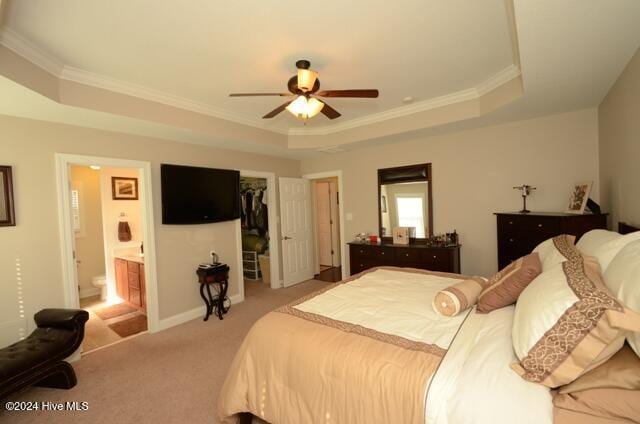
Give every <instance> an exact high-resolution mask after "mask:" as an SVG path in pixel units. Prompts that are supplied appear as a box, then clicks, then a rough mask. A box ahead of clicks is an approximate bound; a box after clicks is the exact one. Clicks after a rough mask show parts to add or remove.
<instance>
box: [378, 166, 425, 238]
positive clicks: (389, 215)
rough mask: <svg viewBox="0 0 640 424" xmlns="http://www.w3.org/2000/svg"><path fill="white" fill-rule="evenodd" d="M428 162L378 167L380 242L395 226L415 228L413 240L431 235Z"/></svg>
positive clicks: (388, 235)
mask: <svg viewBox="0 0 640 424" xmlns="http://www.w3.org/2000/svg"><path fill="white" fill-rule="evenodd" d="M432 186H433V180H432V177H431V164H430V163H425V164H420V165H409V166H399V167H396V168H385V169H378V222H379V232H378V234H380V237H381V238H382V240H383V242H391V241H392V239H393V229H394V228H395V227H412V228H415V241H416V242H420V241H424V240H425V239H426V238H428V237H430V236H432V235H433V200H432V197H431V187H432Z"/></svg>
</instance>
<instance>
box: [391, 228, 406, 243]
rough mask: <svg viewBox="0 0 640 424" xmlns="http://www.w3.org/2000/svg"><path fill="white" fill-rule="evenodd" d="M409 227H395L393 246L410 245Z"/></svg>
mask: <svg viewBox="0 0 640 424" xmlns="http://www.w3.org/2000/svg"><path fill="white" fill-rule="evenodd" d="M409 234H410V233H409V227H395V228H394V229H393V244H409V241H410V240H409Z"/></svg>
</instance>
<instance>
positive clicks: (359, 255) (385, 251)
mask: <svg viewBox="0 0 640 424" xmlns="http://www.w3.org/2000/svg"><path fill="white" fill-rule="evenodd" d="M349 258H350V269H351V275H354V274H357V273H359V272H362V271H364V270H366V269H369V268H373V267H376V266H398V267H410V268H420V269H428V270H429V271H441V272H453V273H460V246H459V245H456V246H443V247H433V246H429V245H426V244H409V245H397V244H388V243H382V244H370V243H362V242H351V243H349Z"/></svg>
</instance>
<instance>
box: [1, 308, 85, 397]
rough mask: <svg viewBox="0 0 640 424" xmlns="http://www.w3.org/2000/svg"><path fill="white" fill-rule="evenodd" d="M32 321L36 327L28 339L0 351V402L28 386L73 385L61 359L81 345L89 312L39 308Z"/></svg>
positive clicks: (69, 369) (70, 371) (71, 373)
mask: <svg viewBox="0 0 640 424" xmlns="http://www.w3.org/2000/svg"><path fill="white" fill-rule="evenodd" d="M33 318H34V320H35V322H36V325H37V326H38V328H36V329H35V330H34V331H33V332H32V333H31V334H30V335H29V337H27V338H26V339H25V340H22V341H19V342H17V343H14V344H12V345H10V346H7V347H5V348H4V349H0V399H4V398H6V397H7V396H9V395H10V394H12V393H15V392H18V391H20V390H22V389H24V388H25V387H28V386H32V385H37V386H42V387H51V388H55V389H70V388H72V387H73V386H75V385H76V383H77V379H76V374H75V372H74V371H73V368H72V367H71V365H70V364H69V363H68V362H65V361H64V359H65V358H67V357H68V356H69V355H71V354H72V353H73V352H75V351H76V350H77V349H78V347H80V345H81V344H82V339H84V325H85V323H86V322H87V320H88V319H89V313H88V312H87V311H83V310H80V309H43V310H41V311H40V312H38V313H37V314H35V315H34V317H33Z"/></svg>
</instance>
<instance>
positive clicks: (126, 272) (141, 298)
mask: <svg viewBox="0 0 640 424" xmlns="http://www.w3.org/2000/svg"><path fill="white" fill-rule="evenodd" d="M115 266H116V293H117V294H118V296H119V297H120V298H121V299H123V300H124V301H126V302H127V303H129V304H130V305H131V306H134V307H136V308H138V309H140V310H142V311H143V312H145V313H146V312H147V302H146V299H145V293H146V292H145V281H144V260H143V258H142V257H138V256H133V255H131V256H119V257H116V258H115Z"/></svg>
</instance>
